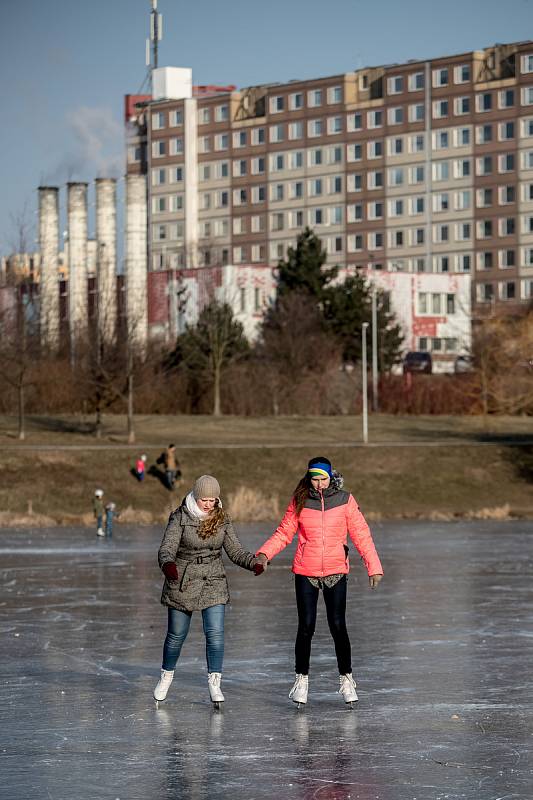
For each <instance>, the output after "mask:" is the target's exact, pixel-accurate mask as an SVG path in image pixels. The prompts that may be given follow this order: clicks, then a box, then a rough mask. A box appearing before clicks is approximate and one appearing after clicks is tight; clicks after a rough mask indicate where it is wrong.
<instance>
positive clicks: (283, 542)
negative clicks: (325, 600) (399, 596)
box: [257, 476, 383, 578]
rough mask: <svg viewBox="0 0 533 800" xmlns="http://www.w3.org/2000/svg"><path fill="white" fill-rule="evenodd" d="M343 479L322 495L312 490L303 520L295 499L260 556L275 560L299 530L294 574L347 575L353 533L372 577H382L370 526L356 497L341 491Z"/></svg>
mask: <svg viewBox="0 0 533 800" xmlns="http://www.w3.org/2000/svg"><path fill="white" fill-rule="evenodd" d="M339 478H340V476H339ZM341 480H342V479H341V478H340V480H339V479H338V478H337V476H335V477H334V478H333V480H332V483H331V485H330V486H329V487H328V488H327V489H325V490H324V492H322V493H321V494H320V493H319V492H317V491H315V490H313V489H311V490H310V492H309V497H308V499H307V500H306V502H305V505H304V507H303V509H302V511H301V513H300V516H299V517H298V516H297V515H296V509H295V504H294V500H291V502H290V503H289V507H288V508H287V511H286V512H285V515H284V517H283V519H282V520H281V522H280V524H279V527H278V528H277V530H276V531H275V532H274V533H273V534H272V536H271V537H270V539H267V541H266V542H265V543H264V544H263V545H262V546H261V547H259V548H258V550H257V553H264V554H265V555H266V556H267V558H268V559H269V560H270V559H272V558H274V556H275V555H277V554H278V553H279V552H280V551H281V550H283V549H284V548H285V547H287V545H288V544H290V543H291V542H292V539H293V537H294V534H295V533H296V531H298V546H297V548H296V555H295V556H294V561H293V564H292V571H293V572H295V573H296V574H297V575H308V576H310V577H318V578H323V577H324V576H325V575H337V574H344V573H347V572H349V571H350V567H349V563H348V554H347V550H348V548H347V547H346V536H347V534H350V538H351V540H352V542H353V543H354V545H355V547H356V548H357V550H358V552H359V555H360V556H361V558H362V560H363V562H364V564H365V567H366V569H367V572H368V574H369V575H382V574H383V568H382V566H381V562H380V560H379V556H378V554H377V552H376V548H375V545H374V542H373V539H372V535H371V533H370V529H369V527H368V524H367V522H366V520H365V518H364V517H363V515H362V513H361V511H360V510H359V506H358V505H357V503H356V501H355V499H354V497H353V496H352V495H351V494H349V493H348V492H344V491H342V490H340V489H339V488H338V487H339V483H340V481H341Z"/></svg>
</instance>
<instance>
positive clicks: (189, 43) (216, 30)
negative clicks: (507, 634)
mask: <svg viewBox="0 0 533 800" xmlns="http://www.w3.org/2000/svg"><path fill="white" fill-rule="evenodd" d="M149 8H150V3H149V2H148V0H107V2H103V0H70V2H67V0H12V1H11V2H8V0H0V63H1V74H2V112H3V113H2V120H3V124H2V148H1V151H0V152H1V155H0V181H1V184H0V185H1V186H2V192H1V193H0V253H1V254H5V253H6V252H8V251H9V250H10V249H11V245H12V243H13V240H14V238H15V235H14V225H13V221H12V216H13V215H14V216H20V215H21V213H22V210H23V208H24V207H25V206H26V207H27V217H28V223H29V227H30V228H31V226H32V225H33V230H32V231H31V237H32V238H33V239H34V238H35V235H36V227H35V223H36V205H37V198H36V191H35V190H36V187H37V186H38V185H39V184H40V183H51V184H54V185H56V184H57V185H64V183H65V182H66V181H67V180H87V181H92V180H93V179H94V178H95V177H96V176H97V175H106V174H115V175H117V176H119V175H121V174H122V171H123V131H122V104H123V95H124V94H126V93H128V92H131V93H135V92H137V91H138V90H139V88H140V87H141V85H142V83H143V80H144V77H145V72H146V70H145V66H144V52H145V51H144V48H145V38H146V36H147V31H148V26H149ZM159 10H160V12H161V13H162V14H163V18H164V20H163V25H164V39H163V42H162V44H161V49H160V64H161V65H162V66H165V65H172V66H187V67H192V69H193V79H194V81H195V83H221V84H227V83H234V84H237V86H247V85H251V84H255V83H265V82H271V81H272V82H273V81H286V80H290V79H292V78H312V77H318V76H321V75H334V74H338V73H341V72H345V71H347V70H351V69H357V68H359V67H363V66H367V65H372V64H385V63H387V64H388V63H393V62H403V61H407V60H408V59H410V58H417V59H418V58H433V57H437V56H439V55H446V54H449V53H460V52H465V51H469V50H473V49H477V48H482V47H486V46H489V45H491V44H494V42H511V41H519V40H523V39H531V38H533V0H507V1H506V2H501V0H440V2H437V0H403V2H401V0H381V2H379V1H378V0H328V2H319V0H305V2H304V0H261V2H259V1H258V0H228V1H227V2H225V3H224V2H221V0H196V2H191V1H190V0H189V2H187V3H185V2H184V1H183V0H159ZM62 205H63V206H64V195H63V196H62Z"/></svg>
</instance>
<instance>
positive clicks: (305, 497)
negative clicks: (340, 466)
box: [254, 457, 383, 705]
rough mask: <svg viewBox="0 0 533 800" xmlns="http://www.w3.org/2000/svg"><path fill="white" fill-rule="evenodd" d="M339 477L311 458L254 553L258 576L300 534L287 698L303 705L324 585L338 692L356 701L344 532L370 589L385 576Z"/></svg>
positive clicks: (328, 466) (328, 465)
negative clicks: (277, 520)
mask: <svg viewBox="0 0 533 800" xmlns="http://www.w3.org/2000/svg"><path fill="white" fill-rule="evenodd" d="M342 484H343V480H342V476H341V475H339V473H338V472H336V471H335V470H333V469H332V467H331V462H330V461H329V460H328V459H327V458H323V457H320V458H312V459H311V461H310V462H309V464H308V469H307V472H306V474H305V475H304V477H303V478H302V479H301V481H300V482H299V484H298V486H297V487H296V489H295V492H294V496H293V498H292V500H291V502H290V503H289V507H288V508H287V511H286V512H285V515H284V517H283V519H282V520H281V522H280V524H279V527H278V528H277V530H276V531H275V532H274V533H273V534H272V536H271V537H270V539H267V541H266V542H265V543H264V544H263V545H262V546H261V547H260V548H259V550H258V551H257V554H256V555H257V557H258V562H259V563H258V564H256V566H255V567H254V571H255V572H256V574H259V573H260V572H261V571H263V570H264V569H266V566H267V563H268V561H270V559H272V558H274V556H275V555H277V554H278V553H279V552H280V551H281V550H283V549H284V548H285V547H287V545H288V544H290V543H291V541H292V539H293V537H294V534H295V533H296V532H298V546H297V548H296V554H295V556H294V561H293V564H292V571H293V572H294V573H295V584H296V605H297V608H298V633H297V635H296V645H295V655H296V664H295V672H296V680H295V682H294V686H293V687H292V689H291V691H290V693H289V697H290V698H292V700H293V701H294V702H295V703H298V705H300V704H301V703H307V691H308V675H309V659H310V656H311V640H312V638H313V633H314V632H315V623H316V612H317V602H318V595H319V590H320V589H322V593H323V595H324V603H325V605H326V613H327V618H328V625H329V629H330V631H331V635H332V637H333V641H334V643H335V653H336V655H337V664H338V667H339V675H340V678H339V682H340V688H339V692H340V694H342V696H343V697H344V700H345V702H346V703H350V704H352V703H353V702H355V701H356V700H357V693H356V691H355V686H356V684H355V681H354V679H353V676H352V663H351V646H350V639H349V637H348V631H347V629H346V576H347V574H348V572H349V563H348V547H347V545H346V535H347V534H349V535H350V538H351V540H352V542H353V543H354V545H355V547H356V548H357V550H358V552H359V554H360V556H361V558H362V560H363V562H364V565H365V567H366V569H367V572H368V575H369V580H370V587H371V588H372V589H375V588H376V587H377V586H378V584H379V582H380V581H381V579H382V577H383V569H382V567H381V562H380V560H379V556H378V554H377V552H376V548H375V546H374V542H373V540H372V535H371V533H370V529H369V527H368V525H367V523H366V520H365V518H364V517H363V515H362V513H361V512H360V510H359V506H358V505H357V503H356V501H355V499H354V497H353V496H352V495H351V494H349V492H345V491H343V490H342Z"/></svg>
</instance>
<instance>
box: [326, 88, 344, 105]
mask: <svg viewBox="0 0 533 800" xmlns="http://www.w3.org/2000/svg"><path fill="white" fill-rule="evenodd" d="M328 103H329V104H330V105H332V104H334V103H342V88H341V87H340V86H330V88H329V89H328Z"/></svg>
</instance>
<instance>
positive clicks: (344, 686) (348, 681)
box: [338, 675, 355, 694]
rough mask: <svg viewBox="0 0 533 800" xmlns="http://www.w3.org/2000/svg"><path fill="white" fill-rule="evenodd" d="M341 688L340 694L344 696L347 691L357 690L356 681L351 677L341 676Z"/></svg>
mask: <svg viewBox="0 0 533 800" xmlns="http://www.w3.org/2000/svg"><path fill="white" fill-rule="evenodd" d="M339 682H340V686H339V691H338V694H342V693H343V692H345V691H346V690H348V691H349V690H350V689H354V690H355V681H354V679H353V677H352V676H351V675H341V676H340V678H339Z"/></svg>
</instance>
